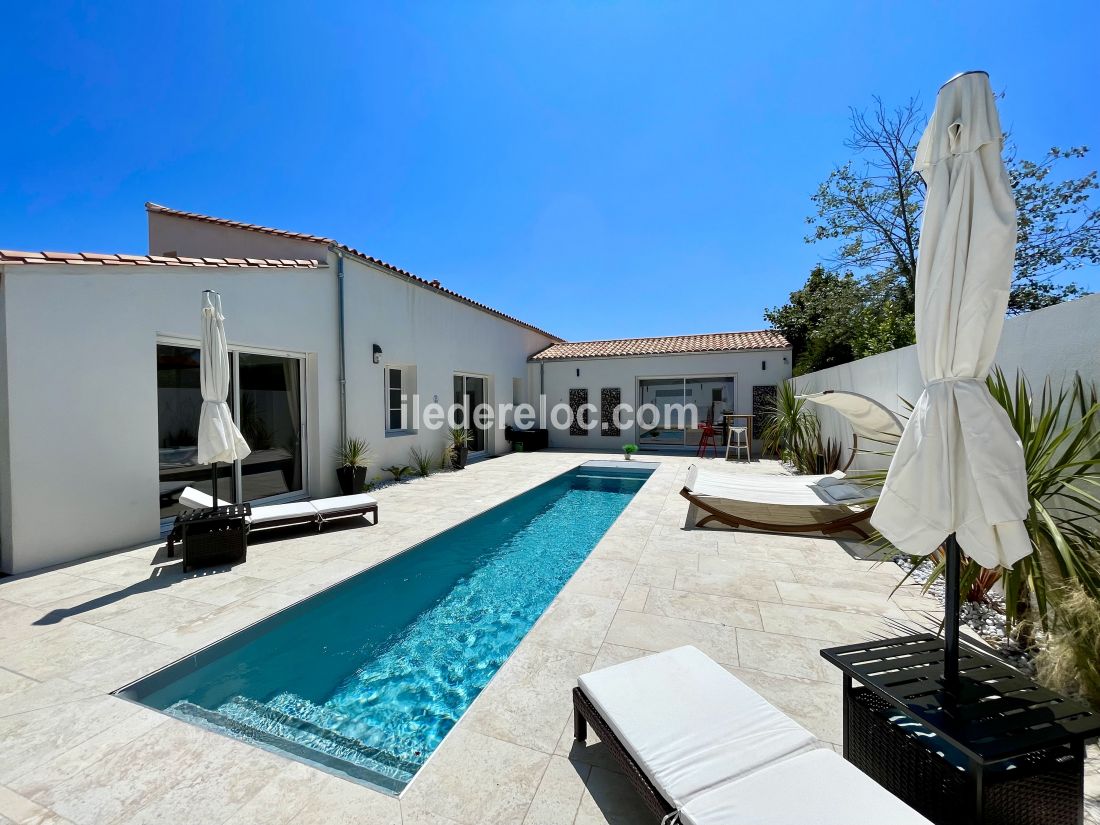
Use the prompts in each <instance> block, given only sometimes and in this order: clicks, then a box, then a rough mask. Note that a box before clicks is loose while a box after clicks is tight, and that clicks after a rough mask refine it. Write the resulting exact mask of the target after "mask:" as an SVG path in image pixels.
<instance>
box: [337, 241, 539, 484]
mask: <svg viewBox="0 0 1100 825" xmlns="http://www.w3.org/2000/svg"><path fill="white" fill-rule="evenodd" d="M344 278H345V284H346V295H347V307H348V309H347V313H348V315H347V355H348V365H349V366H348V434H349V435H353V436H354V435H359V436H361V437H363V438H367V439H368V440H369V441H370V442H371V447H372V450H373V452H374V454H375V461H374V467H373V469H372V470H371V475H375V474H378V473H380V472H381V468H382V467H384V466H389V465H391V464H411V460H410V457H409V451H410V449H411V448H412V447H414V446H416V447H420V448H421V449H428V450H431V451H432V452H434V453H436V454H438V452H439V450H440V448H441V447H442V446H443V440H444V433H442V432H440V431H429V430H428V429H427V428H425V427H421V428H420V430H419V432H417V433H414V434H403V435H387V434H386V433H385V411H386V398H385V392H384V383H385V373H384V370H385V367H387V366H399V367H408V366H414V367H415V368H416V391H417V394H418V395H419V397H420V404H421V407H423V405H425V404H428V403H431V402H432V401H433V400H435V399H438V401H439V403H440V404H442V405H443V406H444V407H449V406H450V405H451V403H452V402H453V400H454V375H455V373H469V374H473V375H480V376H484V377H486V378H487V379H488V380H487V400H488V402H489V403H490V404H492V405H494V407H495V405H496V404H497V403H498V402H504V403H508V402H511V400H512V379H513V378H520V379H523V380H524V381H525V382H526V377H527V358H528V356H530V355H532V354H533V353H535V352H538V351H539V350H541V349H545V348H546V347H547V346H548V345H549V344H550V343H551V342H552V339H550V338H548V337H546V336H544V335H540V334H539V333H536V332H534V331H532V330H530V329H527V328H526V327H523V326H520V325H519V324H514V323H511V322H509V321H506V320H504V319H501V318H497V317H495V316H493V315H490V314H489V313H487V312H484V311H483V310H480V309H477V308H476V307H472V306H469V305H468V304H464V303H461V302H459V301H455V300H454V299H452V298H449V297H447V296H446V295H443V294H441V293H439V292H437V291H435V290H432V289H429V288H425V287H424V286H421V285H418V284H415V283H411V282H409V281H408V279H406V278H403V277H401V276H399V275H395V274H393V273H390V272H389V271H387V270H385V269H383V268H381V267H377V266H373V265H371V264H368V263H366V262H364V261H362V260H361V259H358V258H355V257H353V256H345V258H344ZM374 344H377V345H378V346H380V347H381V348H382V357H381V362H380V363H378V364H374V363H373V362H372V347H373V345H374ZM497 424H498V426H497V427H496V428H495V432H494V433H492V434H491V437H490V438H489V439H488V450H489V452H490V453H494V454H499V453H502V452H505V451H506V450H508V444H507V442H505V440H504V436H503V430H504V424H503V422H499V421H498V422H497ZM386 477H387V478H388V476H386Z"/></svg>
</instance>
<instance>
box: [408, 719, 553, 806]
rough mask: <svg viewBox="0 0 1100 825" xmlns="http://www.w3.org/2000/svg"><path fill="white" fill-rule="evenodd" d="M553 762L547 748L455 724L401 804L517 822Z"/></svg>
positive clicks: (414, 781)
mask: <svg viewBox="0 0 1100 825" xmlns="http://www.w3.org/2000/svg"><path fill="white" fill-rule="evenodd" d="M549 762H550V756H549V755H547V754H545V753H539V752H537V751H533V750H530V749H528V748H524V747H521V746H519V745H513V744H512V743H510V742H502V741H501V740H499V739H494V738H493V737H491V736H484V735H482V734H480V733H475V732H474V731H470V730H462V729H460V728H455V729H454V730H453V731H451V734H450V735H449V736H448V737H447V739H446V740H445V741H444V742H443V744H442V745H441V746H440V748H439V750H437V751H436V752H435V754H434V756H433V757H432V759H431V760H430V761H429V763H428V765H427V766H426V768H425V769H424V770H422V771H421V772H420V774H419V775H418V776H417V777H416V779H414V780H413V782H412V784H411V785H410V786H409V788H408V790H406V791H405V795H404V796H403V797H402V799H401V806H402V809H406V808H409V809H412V810H416V809H423V810H426V811H430V812H431V813H434V814H438V815H440V816H445V817H448V818H450V819H453V820H455V821H456V822H459V823H462V825H515V823H517V822H523V817H524V816H525V815H526V814H527V809H528V807H529V806H530V804H531V801H532V800H533V799H534V797H535V792H536V790H537V789H538V786H539V783H540V782H541V781H542V776H543V774H544V773H545V771H546V766H547V765H548V764H549ZM428 768H430V770H429V769H428Z"/></svg>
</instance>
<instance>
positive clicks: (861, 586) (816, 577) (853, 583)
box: [794, 563, 920, 594]
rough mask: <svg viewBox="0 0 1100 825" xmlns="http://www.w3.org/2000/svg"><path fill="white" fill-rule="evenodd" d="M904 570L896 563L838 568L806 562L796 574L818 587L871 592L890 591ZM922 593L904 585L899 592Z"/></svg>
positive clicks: (804, 582) (796, 576)
mask: <svg viewBox="0 0 1100 825" xmlns="http://www.w3.org/2000/svg"><path fill="white" fill-rule="evenodd" d="M903 575H904V572H903V571H902V569H901V568H900V567H898V566H897V565H896V564H893V563H891V564H883V565H879V566H877V567H876V566H874V565H873V564H867V563H863V567H862V569H859V568H857V569H845V570H842V569H838V568H835V567H815V566H812V565H809V564H806V565H805V566H804V567H803V568H802V569H799V568H795V571H794V576H795V579H797V580H798V581H799V582H801V583H802V584H812V585H817V586H818V587H845V588H848V589H850V590H867V591H869V592H871V593H883V592H885V593H889V592H890V591H891V590H893V588H894V586H895V585H896V584H898V582H900V581H901V580H902V576H903ZM910 591H911V592H912V593H915V594H919V593H920V589H919V588H917V587H913V586H911V585H908V584H906V585H903V586H902V588H901V591H899V592H910Z"/></svg>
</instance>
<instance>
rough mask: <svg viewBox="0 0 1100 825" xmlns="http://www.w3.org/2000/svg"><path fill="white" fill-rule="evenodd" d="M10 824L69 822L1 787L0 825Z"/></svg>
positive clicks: (35, 824)
mask: <svg viewBox="0 0 1100 825" xmlns="http://www.w3.org/2000/svg"><path fill="white" fill-rule="evenodd" d="M9 822H10V823H12V824H13V825H66V823H67V822H68V820H65V819H62V818H61V817H60V816H58V815H57V814H55V813H53V812H52V811H50V810H49V809H48V808H43V807H42V806H41V805H38V804H37V803H35V802H32V801H31V800H30V799H27V798H26V797H24V796H21V795H20V794H18V793H16V792H15V791H13V790H12V789H11V788H5V787H4V786H3V785H0V824H2V825H7V823H9Z"/></svg>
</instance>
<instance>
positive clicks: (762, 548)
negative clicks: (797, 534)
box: [717, 533, 812, 577]
mask: <svg viewBox="0 0 1100 825" xmlns="http://www.w3.org/2000/svg"><path fill="white" fill-rule="evenodd" d="M717 535H718V555H719V557H721V558H723V559H733V560H743V559H753V560H755V561H771V562H779V563H780V564H788V565H790V566H791V569H792V570H794V574H795V576H796V577H797V576H798V573H799V571H800V570H801V569H802V568H805V567H806V566H807V565H808V562H807V561H806V555H805V554H804V553H803V552H802V549H801V548H800V547H785V546H780V547H772V546H770V545H756V544H746V543H744V542H742V541H737V540H735V539H734V537H733V536H732V535H729V534H724V533H718V534H717ZM811 572H812V571H811Z"/></svg>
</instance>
